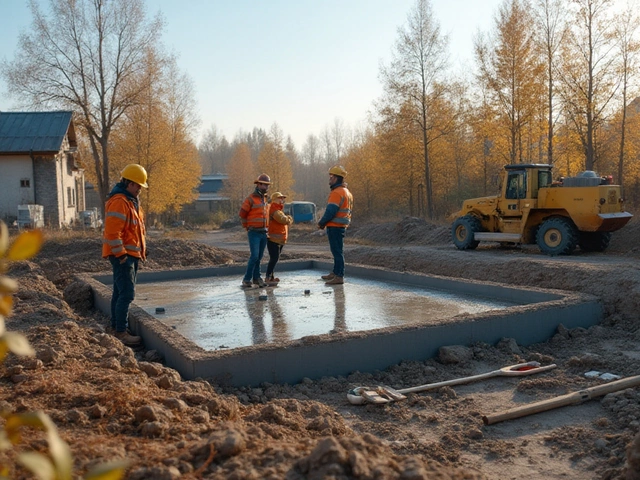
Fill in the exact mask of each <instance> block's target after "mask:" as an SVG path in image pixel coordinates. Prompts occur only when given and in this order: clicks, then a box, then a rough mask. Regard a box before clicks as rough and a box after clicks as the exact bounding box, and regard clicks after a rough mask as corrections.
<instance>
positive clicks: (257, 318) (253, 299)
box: [244, 289, 267, 345]
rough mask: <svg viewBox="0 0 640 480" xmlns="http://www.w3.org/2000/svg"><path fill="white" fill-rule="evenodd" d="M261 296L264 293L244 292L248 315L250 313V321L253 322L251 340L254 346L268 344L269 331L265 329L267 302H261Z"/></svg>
mask: <svg viewBox="0 0 640 480" xmlns="http://www.w3.org/2000/svg"><path fill="white" fill-rule="evenodd" d="M260 295H263V291H260V292H259V291H257V290H255V289H246V290H244V296H245V300H246V305H247V313H249V319H250V320H251V338H252V340H253V345H259V344H261V343H266V342H267V331H266V329H265V328H264V313H265V311H266V303H267V302H265V301H264V300H260V299H259V297H260Z"/></svg>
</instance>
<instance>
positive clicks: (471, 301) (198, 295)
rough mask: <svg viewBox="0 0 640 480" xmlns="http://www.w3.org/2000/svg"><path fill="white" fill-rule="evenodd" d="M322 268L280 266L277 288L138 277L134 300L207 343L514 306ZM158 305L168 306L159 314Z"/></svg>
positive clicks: (266, 339) (248, 341) (219, 345)
mask: <svg viewBox="0 0 640 480" xmlns="http://www.w3.org/2000/svg"><path fill="white" fill-rule="evenodd" d="M321 273H322V272H319V271H317V270H298V271H293V272H283V273H282V274H280V279H281V281H280V284H279V285H278V286H277V287H267V288H252V289H242V288H240V282H241V280H242V279H241V278H239V277H203V278H196V279H189V280H176V281H167V282H156V283H140V284H138V285H137V287H136V300H135V302H136V304H137V305H138V306H140V307H141V308H143V309H144V310H145V311H147V312H148V313H149V314H151V315H153V316H155V317H156V318H157V319H158V320H160V321H161V322H163V323H165V324H166V325H168V326H170V327H172V328H174V329H175V330H176V331H177V332H178V333H180V334H181V335H183V336H184V337H186V338H188V339H190V340H191V341H193V342H194V343H195V344H197V345H199V346H200V347H202V348H204V349H205V350H218V349H226V348H236V347H242V346H250V345H257V344H262V343H270V342H272V343H280V342H285V341H289V340H297V339H299V338H302V337H305V336H308V335H321V334H327V333H332V332H343V331H351V332H354V331H364V330H373V329H377V328H383V327H389V326H394V325H406V324H412V323H417V322H424V321H425V320H426V319H429V320H430V321H437V320H443V319H446V318H450V317H453V316H455V315H458V314H461V313H480V312H485V311H488V310H496V309H502V308H506V307H510V306H513V304H511V303H507V302H501V301H496V300H493V299H481V298H474V297H463V296H460V295H455V294H452V293H447V292H443V291H437V290H427V289H422V288H419V287H415V286H409V285H400V284H393V283H385V282H380V281H375V280H367V279H363V278H347V280H346V283H345V284H344V285H335V286H327V285H325V284H324V281H322V280H320V278H319V277H320V275H321ZM307 291H308V293H306V292H307ZM157 308H158V309H160V308H164V312H165V313H156V309H157Z"/></svg>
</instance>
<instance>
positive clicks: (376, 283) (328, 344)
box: [83, 260, 602, 386]
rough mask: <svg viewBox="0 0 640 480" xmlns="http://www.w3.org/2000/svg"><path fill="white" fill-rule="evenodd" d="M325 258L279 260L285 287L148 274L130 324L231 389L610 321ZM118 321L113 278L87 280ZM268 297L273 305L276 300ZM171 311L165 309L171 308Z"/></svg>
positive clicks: (585, 310)
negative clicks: (329, 278)
mask: <svg viewBox="0 0 640 480" xmlns="http://www.w3.org/2000/svg"><path fill="white" fill-rule="evenodd" d="M330 268H331V265H330V264H328V263H326V262H317V261H313V260H308V261H290V262H280V263H279V264H278V274H279V276H280V278H281V282H280V284H279V285H278V286H277V287H268V288H257V287H256V288H252V289H246V290H243V289H241V288H240V282H241V280H242V276H243V274H244V269H245V267H244V266H229V267H215V268H202V269H190V270H171V271H163V272H144V271H143V272H140V273H139V276H138V286H137V291H136V300H135V302H134V304H133V305H132V307H131V310H130V315H129V321H130V325H131V328H132V329H133V330H134V332H135V333H136V334H138V335H141V336H142V338H143V341H144V344H145V347H146V348H147V349H154V350H156V351H158V353H160V355H162V356H163V357H164V359H165V363H166V364H167V366H169V367H172V368H174V369H176V370H177V371H178V372H179V373H180V374H181V375H182V376H183V377H184V378H186V379H194V378H206V379H209V380H211V381H212V382H214V383H218V384H225V385H232V386H257V385H260V384H262V383H265V382H268V383H298V382H300V381H301V380H302V379H304V378H305V377H306V378H311V379H318V378H321V377H323V376H339V375H348V374H350V373H352V372H354V371H361V372H371V371H374V370H382V369H384V368H387V367H389V366H391V365H394V364H397V363H399V362H401V361H408V360H418V361H422V360H426V359H428V358H431V357H433V356H435V355H437V352H438V349H439V348H440V347H442V346H445V345H471V344H473V343H475V342H485V343H489V344H495V343H497V342H498V341H500V340H501V339H502V338H514V339H515V340H516V341H517V343H518V344H519V345H523V346H527V345H531V344H533V343H538V342H542V341H545V340H547V339H549V338H550V337H551V336H553V335H554V334H555V333H556V330H557V327H558V326H559V325H560V324H563V325H564V326H565V327H567V328H576V327H584V328H588V327H590V326H592V325H595V324H597V323H598V322H599V321H600V320H601V318H602V306H601V304H600V302H599V301H598V299H597V298H595V297H593V296H589V295H585V294H575V293H571V292H562V291H557V290H553V291H552V290H542V289H529V288H523V287H511V286H507V285H501V284H495V283H485V282H471V281H467V280H461V279H452V278H446V277H438V276H431V275H421V274H409V273H403V272H394V271H391V270H385V269H379V268H368V267H362V266H355V265H348V266H347V277H346V280H345V284H344V285H335V286H326V285H324V282H322V281H320V280H319V277H320V275H322V274H325V273H327V272H329V271H330ZM83 279H84V280H85V281H87V282H88V283H89V284H90V285H91V287H92V290H93V292H94V303H95V305H96V307H97V308H99V309H100V310H101V311H103V312H104V313H106V314H107V315H109V311H110V297H111V286H110V282H111V276H110V275H108V276H107V275H105V276H95V277H83ZM265 297H266V299H265ZM162 309H164V313H162V312H163V310H162Z"/></svg>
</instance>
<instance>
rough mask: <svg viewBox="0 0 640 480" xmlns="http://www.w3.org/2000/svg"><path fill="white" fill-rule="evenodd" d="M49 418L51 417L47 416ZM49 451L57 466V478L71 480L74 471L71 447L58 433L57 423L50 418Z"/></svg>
mask: <svg viewBox="0 0 640 480" xmlns="http://www.w3.org/2000/svg"><path fill="white" fill-rule="evenodd" d="M47 420H49V417H47ZM49 424H50V426H49V432H48V442H49V453H50V454H51V458H53V463H54V464H55V466H56V474H57V476H56V480H71V475H72V473H73V458H72V456H71V449H70V448H69V445H67V444H66V443H65V441H64V440H62V439H61V438H60V436H59V435H58V430H57V429H56V426H55V424H54V423H53V422H52V421H51V420H49Z"/></svg>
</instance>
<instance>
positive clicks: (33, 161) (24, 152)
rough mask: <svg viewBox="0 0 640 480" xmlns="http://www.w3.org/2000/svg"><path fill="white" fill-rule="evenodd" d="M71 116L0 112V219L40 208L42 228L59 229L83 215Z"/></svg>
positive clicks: (65, 113)
mask: <svg viewBox="0 0 640 480" xmlns="http://www.w3.org/2000/svg"><path fill="white" fill-rule="evenodd" d="M72 116H73V115H72V112H70V111H53V112H0V171H1V172H2V175H0V218H1V219H3V220H5V221H6V222H7V223H9V224H11V223H13V221H14V220H16V219H17V217H18V205H42V207H43V208H42V211H43V215H44V223H45V225H47V226H52V227H58V228H59V227H63V226H67V225H71V224H73V223H75V222H76V220H77V218H78V212H80V211H81V210H84V209H85V190H84V171H83V169H82V168H80V167H79V165H78V162H77V158H76V154H77V153H76V152H77V149H78V144H77V140H76V132H75V126H74V124H73V119H72Z"/></svg>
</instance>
